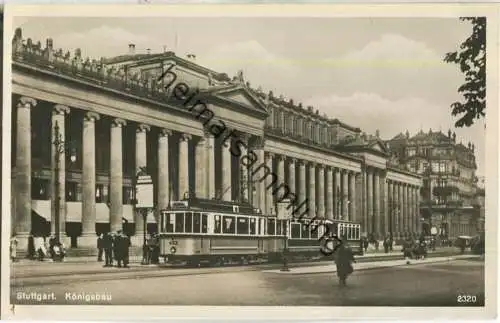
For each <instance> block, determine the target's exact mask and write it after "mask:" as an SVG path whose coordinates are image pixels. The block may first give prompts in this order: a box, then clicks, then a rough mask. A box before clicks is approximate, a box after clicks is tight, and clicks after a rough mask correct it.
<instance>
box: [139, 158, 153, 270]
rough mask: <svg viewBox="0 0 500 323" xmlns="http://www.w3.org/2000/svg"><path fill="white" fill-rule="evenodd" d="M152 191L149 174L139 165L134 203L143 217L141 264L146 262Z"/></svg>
mask: <svg viewBox="0 0 500 323" xmlns="http://www.w3.org/2000/svg"><path fill="white" fill-rule="evenodd" d="M153 192H154V191H153V181H152V179H151V176H150V175H148V174H147V171H146V168H145V167H141V169H140V170H139V172H138V173H137V177H136V183H135V199H134V204H135V207H136V210H137V212H140V214H141V215H142V219H143V237H142V262H141V264H142V265H147V264H148V261H147V251H146V248H147V245H146V243H147V241H146V231H147V219H148V212H149V210H153V209H154V199H153Z"/></svg>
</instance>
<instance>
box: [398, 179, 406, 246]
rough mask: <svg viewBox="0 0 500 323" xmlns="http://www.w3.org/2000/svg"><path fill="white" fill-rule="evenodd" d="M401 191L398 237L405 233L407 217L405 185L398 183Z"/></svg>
mask: <svg viewBox="0 0 500 323" xmlns="http://www.w3.org/2000/svg"><path fill="white" fill-rule="evenodd" d="M398 189H399V193H398V194H399V196H398V198H399V200H398V205H399V214H398V235H399V236H400V237H401V236H402V235H403V232H404V216H405V204H404V193H403V183H398Z"/></svg>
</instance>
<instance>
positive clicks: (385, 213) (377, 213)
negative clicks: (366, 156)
mask: <svg viewBox="0 0 500 323" xmlns="http://www.w3.org/2000/svg"><path fill="white" fill-rule="evenodd" d="M363 179H364V185H365V189H366V194H365V195H366V199H365V201H364V204H363V206H364V207H365V212H362V214H363V218H362V220H361V223H362V228H364V229H363V231H365V232H366V233H367V234H372V233H373V234H375V235H376V237H377V238H379V239H382V238H383V237H384V236H385V235H387V234H391V233H392V235H393V237H403V236H405V235H407V234H409V233H418V232H420V230H421V228H420V211H419V203H420V201H419V196H420V192H419V187H418V186H416V185H410V184H407V183H402V182H397V181H391V180H388V179H387V177H386V170H382V169H377V168H374V167H367V168H366V169H365V170H364V173H363Z"/></svg>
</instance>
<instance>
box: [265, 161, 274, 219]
mask: <svg viewBox="0 0 500 323" xmlns="http://www.w3.org/2000/svg"><path fill="white" fill-rule="evenodd" d="M273 157H274V154H272V153H266V156H265V162H266V168H267V169H270V170H271V173H272V169H273ZM272 186H273V176H266V177H265V192H266V209H265V212H263V213H264V214H265V215H271V214H273V209H274V200H273V187H272Z"/></svg>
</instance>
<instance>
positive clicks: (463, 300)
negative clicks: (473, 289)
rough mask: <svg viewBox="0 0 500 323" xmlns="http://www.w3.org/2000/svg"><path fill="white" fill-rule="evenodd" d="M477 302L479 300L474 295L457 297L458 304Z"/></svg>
mask: <svg viewBox="0 0 500 323" xmlns="http://www.w3.org/2000/svg"><path fill="white" fill-rule="evenodd" d="M476 301H477V298H476V296H474V295H458V296H457V302H458V303H475V302H476Z"/></svg>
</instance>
